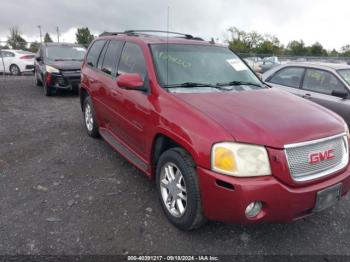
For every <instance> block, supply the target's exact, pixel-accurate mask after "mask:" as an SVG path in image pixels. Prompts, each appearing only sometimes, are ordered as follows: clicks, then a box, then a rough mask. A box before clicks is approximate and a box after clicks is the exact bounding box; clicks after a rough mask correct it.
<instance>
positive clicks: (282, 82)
mask: <svg viewBox="0 0 350 262" xmlns="http://www.w3.org/2000/svg"><path fill="white" fill-rule="evenodd" d="M304 73H305V68H304V67H295V66H288V67H284V68H282V69H280V70H278V71H277V72H275V73H274V74H273V75H272V76H270V77H268V78H267V79H266V82H268V83H269V84H271V85H272V86H273V87H277V88H280V89H282V90H285V91H288V92H290V93H293V94H295V95H298V96H303V92H302V90H301V89H300V87H301V83H302V79H303V77H304Z"/></svg>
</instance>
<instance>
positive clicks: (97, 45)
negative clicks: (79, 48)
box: [86, 40, 106, 67]
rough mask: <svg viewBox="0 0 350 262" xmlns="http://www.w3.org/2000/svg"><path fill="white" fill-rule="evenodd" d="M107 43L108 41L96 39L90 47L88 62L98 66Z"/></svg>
mask: <svg viewBox="0 0 350 262" xmlns="http://www.w3.org/2000/svg"><path fill="white" fill-rule="evenodd" d="M105 43H106V41H104V40H99V41H95V42H94V43H93V44H92V46H91V47H90V50H89V53H88V55H87V57H86V62H87V64H88V65H90V66H92V67H96V65H97V60H98V58H99V56H100V53H101V50H102V48H103V46H104V44H105Z"/></svg>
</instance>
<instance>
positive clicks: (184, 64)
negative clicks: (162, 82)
mask: <svg viewBox="0 0 350 262" xmlns="http://www.w3.org/2000/svg"><path fill="white" fill-rule="evenodd" d="M159 58H161V59H163V60H168V61H169V62H170V63H173V64H177V65H179V66H182V67H184V68H188V67H191V66H192V65H191V63H189V62H186V61H184V60H182V59H181V58H178V57H175V56H172V55H170V54H166V53H164V52H160V53H159Z"/></svg>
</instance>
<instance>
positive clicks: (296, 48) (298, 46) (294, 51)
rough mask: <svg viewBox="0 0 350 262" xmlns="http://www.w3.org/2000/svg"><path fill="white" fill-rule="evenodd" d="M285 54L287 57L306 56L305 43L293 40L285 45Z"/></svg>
mask: <svg viewBox="0 0 350 262" xmlns="http://www.w3.org/2000/svg"><path fill="white" fill-rule="evenodd" d="M287 53H288V54H289V55H295V56H303V55H306V48H305V43H304V41H303V40H300V41H296V40H293V41H291V42H289V44H288V45H287Z"/></svg>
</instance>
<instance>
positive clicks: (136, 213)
mask: <svg viewBox="0 0 350 262" xmlns="http://www.w3.org/2000/svg"><path fill="white" fill-rule="evenodd" d="M349 217H350V199H349V197H347V198H346V199H345V200H344V201H342V202H341V203H339V205H338V206H337V207H334V208H331V209H329V210H326V211H324V212H323V213H320V214H317V215H315V216H312V217H310V218H307V219H304V220H301V221H298V222H294V223H291V224H284V225H280V224H274V225H268V224H264V225H257V226H238V225H224V224H221V223H214V222H210V223H208V224H207V225H206V226H205V227H203V228H201V229H200V230H197V231H194V232H189V233H188V232H187V233H186V232H181V231H179V230H177V229H176V228H174V227H173V226H172V225H171V224H170V223H169V222H168V221H167V220H166V218H165V216H163V214H162V211H161V209H160V206H159V204H158V199H157V195H156V191H155V188H154V184H153V182H152V181H149V180H148V179H147V178H146V177H145V176H144V175H143V174H142V173H141V172H139V171H138V170H137V169H136V168H134V167H133V166H132V165H131V164H129V163H128V162H127V161H126V160H124V159H123V158H122V157H121V156H120V155H119V154H118V153H116V152H114V151H113V150H112V148H111V147H109V146H108V145H107V144H106V143H104V142H103V141H102V140H100V139H97V140H96V139H92V138H90V137H88V136H87V134H86V132H85V129H84V125H83V118H82V113H81V111H80V107H79V101H78V97H77V96H75V95H73V94H69V93H65V94H60V95H59V96H56V97H52V98H47V97H44V95H43V91H42V89H41V88H40V87H36V86H35V84H34V80H33V77H32V76H25V77H7V79H6V81H4V79H2V78H0V236H1V237H0V254H140V253H142V254H144V253H147V254H350V248H349V247H350V219H349Z"/></svg>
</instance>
